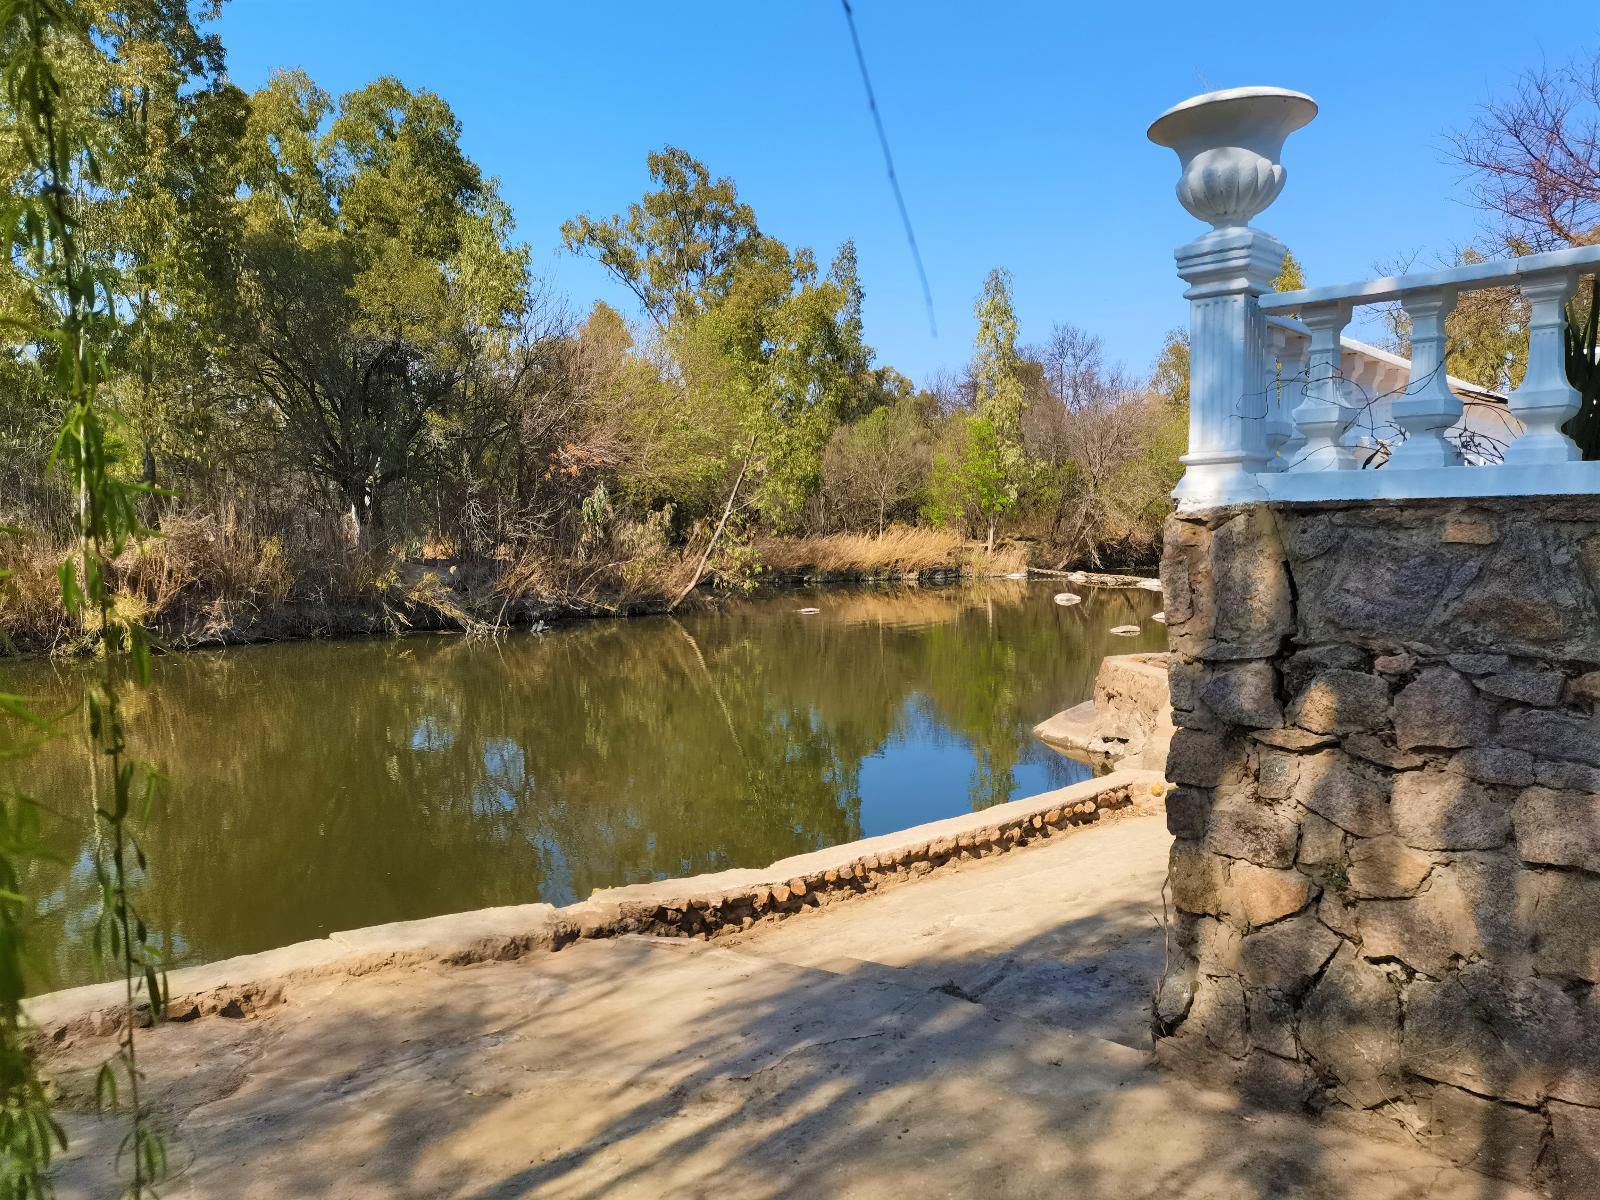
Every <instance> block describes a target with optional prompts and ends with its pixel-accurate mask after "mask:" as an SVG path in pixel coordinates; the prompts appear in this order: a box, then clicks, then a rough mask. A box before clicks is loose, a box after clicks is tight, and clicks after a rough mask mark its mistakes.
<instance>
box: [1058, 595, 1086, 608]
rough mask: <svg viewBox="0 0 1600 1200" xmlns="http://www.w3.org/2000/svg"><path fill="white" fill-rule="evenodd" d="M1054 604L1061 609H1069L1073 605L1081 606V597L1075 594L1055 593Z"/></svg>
mask: <svg viewBox="0 0 1600 1200" xmlns="http://www.w3.org/2000/svg"><path fill="white" fill-rule="evenodd" d="M1056 603H1057V604H1059V605H1061V607H1062V608H1070V607H1072V606H1073V605H1074V604H1082V603H1083V597H1082V596H1080V595H1078V594H1077V593H1076V592H1057V593H1056Z"/></svg>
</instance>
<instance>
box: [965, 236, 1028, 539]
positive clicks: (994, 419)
mask: <svg viewBox="0 0 1600 1200" xmlns="http://www.w3.org/2000/svg"><path fill="white" fill-rule="evenodd" d="M1011 286H1012V285H1011V272H1010V271H1008V270H1006V269H1005V268H1004V267H996V268H995V269H994V270H992V271H990V272H989V275H988V277H987V278H986V279H985V280H984V281H983V292H982V294H981V295H979V297H978V303H977V305H976V307H975V308H974V310H973V312H974V315H976V317H977V318H978V334H977V338H976V340H975V343H974V345H975V353H974V354H973V358H972V379H973V383H974V385H975V404H974V411H975V412H976V413H977V415H978V417H979V418H980V419H981V420H982V421H983V422H984V427H983V428H982V429H980V430H978V431H977V436H976V439H969V440H971V444H972V445H974V446H982V447H984V448H985V453H987V446H988V443H989V440H990V438H991V437H992V439H993V443H994V453H995V455H996V456H997V461H998V462H999V466H1000V471H1001V473H1002V475H1003V476H1004V479H1005V491H1006V494H1007V498H1008V503H1007V504H1006V505H1005V506H1003V507H1002V508H1001V509H999V510H994V509H993V508H992V506H991V508H990V509H989V510H987V511H989V514H990V515H989V518H988V520H987V524H988V540H989V543H990V545H991V546H992V545H993V543H994V532H995V521H996V520H998V518H999V515H1000V512H1003V511H1004V509H1005V508H1009V507H1010V506H1011V505H1013V504H1015V503H1016V501H1017V498H1018V496H1019V495H1020V494H1021V492H1022V488H1023V486H1024V484H1025V482H1026V476H1027V456H1026V454H1025V453H1024V452H1023V448H1022V410H1023V407H1024V396H1025V388H1024V382H1023V370H1022V356H1021V354H1019V353H1018V351H1017V314H1016V309H1015V307H1014V305H1013V304H1012V299H1011ZM974 470H977V468H976V467H974Z"/></svg>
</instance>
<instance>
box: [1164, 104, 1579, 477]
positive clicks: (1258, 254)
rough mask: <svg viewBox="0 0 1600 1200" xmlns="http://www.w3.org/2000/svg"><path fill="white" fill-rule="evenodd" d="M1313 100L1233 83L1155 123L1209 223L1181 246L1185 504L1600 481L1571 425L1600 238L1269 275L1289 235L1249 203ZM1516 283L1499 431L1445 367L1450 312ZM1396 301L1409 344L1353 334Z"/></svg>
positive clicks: (1181, 191)
mask: <svg viewBox="0 0 1600 1200" xmlns="http://www.w3.org/2000/svg"><path fill="white" fill-rule="evenodd" d="M1315 115H1316V105H1315V104H1314V103H1313V102H1312V100H1311V99H1310V97H1308V96H1304V95H1301V94H1300V93H1298V92H1289V91H1284V90H1282V89H1279V88H1236V89H1233V90H1231V91H1225V92H1213V93H1210V94H1208V95H1205V96H1197V97H1195V98H1194V99H1193V100H1188V101H1185V102H1184V103H1183V104H1180V105H1178V106H1176V107H1175V108H1172V109H1169V110H1168V111H1167V112H1166V113H1164V114H1163V115H1162V116H1161V117H1160V118H1158V119H1157V120H1156V122H1155V123H1154V124H1153V125H1151V127H1150V138H1151V140H1152V141H1154V142H1156V143H1157V144H1159V145H1164V146H1170V147H1171V148H1173V149H1174V150H1176V151H1177V153H1178V157H1179V160H1180V162H1181V163H1182V166H1183V174H1182V177H1181V178H1180V181H1179V184H1178V198H1179V200H1180V201H1181V202H1182V203H1183V205H1184V207H1185V208H1187V209H1188V210H1189V211H1190V212H1191V213H1193V214H1194V215H1195V216H1197V217H1199V218H1201V219H1202V220H1205V221H1208V222H1210V223H1211V225H1212V229H1211V230H1210V231H1209V232H1207V233H1205V234H1203V235H1202V236H1200V237H1199V238H1197V239H1196V240H1194V241H1193V242H1190V243H1188V244H1186V245H1184V246H1180V247H1179V248H1178V251H1177V261H1178V274H1179V275H1180V276H1181V277H1182V278H1183V279H1184V280H1185V281H1186V282H1187V283H1188V284H1189V289H1188V291H1187V292H1186V293H1185V295H1186V296H1187V298H1188V299H1189V300H1190V302H1191V310H1190V369H1191V380H1190V424H1189V452H1188V453H1187V454H1185V455H1184V456H1183V460H1182V461H1183V463H1184V465H1185V468H1186V469H1185V473H1184V477H1183V480H1182V481H1181V482H1180V483H1179V485H1178V489H1177V492H1176V495H1177V497H1178V499H1179V502H1180V504H1181V505H1183V506H1186V507H1196V506H1204V505H1212V504H1228V503H1239V502H1244V501H1249V500H1259V499H1265V498H1281V499H1293V500H1339V499H1363V498H1372V499H1377V498H1405V497H1429V496H1478V495H1559V494H1571V493H1600V462H1583V461H1582V456H1581V453H1580V451H1579V449H1578V447H1577V445H1576V444H1575V443H1574V442H1573V441H1572V440H1571V439H1570V438H1569V437H1567V436H1566V435H1565V434H1564V433H1563V432H1562V431H1561V427H1562V425H1563V424H1565V423H1566V422H1567V421H1568V420H1569V419H1570V418H1571V417H1572V416H1573V415H1575V414H1576V413H1577V411H1578V406H1579V395H1578V393H1577V391H1576V390H1575V389H1574V388H1573V387H1572V386H1571V385H1570V384H1569V383H1568V381H1567V376H1566V360H1565V353H1566V351H1565V341H1564V329H1565V322H1566V305H1567V303H1568V302H1569V301H1570V300H1571V298H1572V296H1573V294H1574V292H1575V290H1576V287H1577V284H1578V280H1579V278H1580V277H1581V276H1583V275H1586V274H1592V273H1595V272H1597V271H1600V246H1590V247H1584V248H1580V249H1573V250H1558V251H1554V252H1552V253H1548V254H1535V255H1528V256H1526V257H1523V258H1517V259H1509V260H1505V261H1500V262H1487V263H1478V264H1474V265H1471V266H1465V267H1458V268H1455V269H1452V270H1446V271H1436V272H1431V273H1425V274H1415V275H1402V276H1395V277H1389V278H1383V279H1373V280H1368V281H1365V282H1360V283H1351V284H1341V285H1338V286H1335V287H1319V288H1306V289H1303V290H1301V291H1296V292H1286V293H1281V294H1279V293H1272V292H1271V282H1270V281H1271V279H1272V278H1273V277H1274V276H1275V275H1276V274H1277V272H1278V270H1279V268H1280V267H1281V265H1282V263H1283V258H1284V253H1285V248H1284V246H1283V244H1282V243H1281V242H1279V241H1278V240H1277V239H1276V238H1274V237H1273V236H1272V235H1271V234H1268V233H1265V232H1263V231H1262V230H1259V229H1254V228H1252V227H1250V225H1249V221H1250V219H1251V218H1252V217H1254V216H1256V215H1257V214H1259V213H1260V212H1262V211H1264V210H1265V209H1266V208H1267V207H1268V206H1269V205H1270V204H1271V203H1272V202H1273V200H1275V199H1276V198H1277V196H1278V194H1279V192H1281V191H1282V189H1283V184H1284V180H1285V172H1284V169H1283V166H1282V164H1281V163H1280V162H1279V161H1278V157H1279V155H1280V154H1281V152H1282V148H1283V143H1284V140H1285V139H1286V138H1287V136H1288V135H1289V134H1290V133H1291V132H1293V131H1294V130H1296V129H1298V128H1300V127H1301V126H1303V125H1305V124H1306V123H1307V122H1308V121H1310V120H1311V119H1312V117H1314V116H1315ZM1504 287H1514V288H1517V289H1519V290H1520V291H1521V293H1522V296H1523V297H1524V299H1525V300H1526V301H1527V303H1528V308H1529V312H1530V319H1529V345H1528V362H1527V370H1526V372H1525V374H1524V377H1523V380H1522V383H1521V385H1520V386H1518V387H1517V388H1516V390H1515V391H1513V392H1512V393H1511V395H1510V396H1509V397H1508V398H1506V404H1505V413H1504V414H1503V415H1502V417H1501V423H1500V426H1499V436H1498V437H1497V436H1495V435H1493V434H1488V435H1484V434H1482V432H1481V431H1478V432H1477V433H1474V431H1473V429H1472V422H1470V421H1467V420H1466V419H1465V417H1466V412H1465V406H1464V404H1463V401H1462V399H1461V393H1463V392H1474V391H1475V392H1476V393H1477V394H1478V395H1480V396H1483V397H1485V398H1488V399H1492V398H1493V396H1492V393H1488V392H1486V391H1485V390H1484V389H1474V388H1473V386H1472V385H1470V384H1466V383H1464V382H1463V381H1461V380H1456V379H1452V378H1451V377H1450V376H1448V374H1447V373H1446V370H1445V361H1446V352H1447V350H1448V344H1447V336H1446V321H1447V320H1448V319H1449V316H1450V314H1451V312H1452V311H1453V310H1454V308H1455V306H1456V304H1457V301H1458V300H1459V298H1460V297H1461V296H1462V295H1464V294H1466V293H1469V292H1472V291H1477V290H1480V289H1484V288H1504ZM1394 303H1398V304H1399V305H1400V307H1401V308H1402V309H1403V310H1404V312H1405V314H1406V316H1407V318H1408V319H1409V321H1410V326H1411V358H1410V360H1409V361H1407V360H1406V359H1403V358H1400V357H1398V356H1396V355H1393V354H1388V353H1387V352H1384V351H1381V350H1378V349H1376V348H1375V347H1367V346H1362V345H1361V344H1360V343H1356V342H1353V341H1352V340H1351V339H1348V338H1345V337H1344V336H1343V334H1344V330H1345V328H1346V327H1347V326H1348V325H1349V324H1350V322H1351V320H1352V318H1353V316H1354V314H1355V311H1356V310H1357V309H1358V308H1360V307H1362V306H1365V305H1374V304H1394ZM1475 439H1476V440H1475ZM1475 446H1476V447H1477V448H1476V449H1474V447H1475Z"/></svg>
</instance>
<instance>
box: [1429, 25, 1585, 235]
mask: <svg viewBox="0 0 1600 1200" xmlns="http://www.w3.org/2000/svg"><path fill="white" fill-rule="evenodd" d="M1451 153H1452V155H1453V157H1454V158H1455V160H1456V162H1458V163H1459V164H1460V165H1461V166H1462V167H1464V168H1465V169H1466V171H1467V173H1468V179H1469V180H1470V181H1471V187H1472V196H1473V199H1474V200H1476V201H1477V203H1478V204H1479V205H1480V206H1481V207H1482V208H1484V209H1485V210H1486V211H1488V212H1491V213H1494V214H1495V215H1496V216H1498V217H1499V218H1500V220H1501V222H1502V230H1501V232H1502V235H1503V236H1504V238H1505V239H1506V241H1507V242H1508V244H1510V245H1511V247H1512V249H1513V251H1514V252H1516V253H1527V252H1528V251H1531V250H1551V249H1556V248H1559V247H1561V246H1586V245H1594V244H1597V243H1600V48H1597V49H1594V50H1591V51H1589V52H1588V54H1587V55H1586V56H1579V57H1575V58H1573V59H1572V60H1571V61H1569V62H1567V63H1566V64H1564V65H1561V66H1556V67H1550V66H1540V67H1537V68H1535V69H1532V70H1529V71H1525V72H1523V73H1522V75H1521V76H1519V77H1518V79H1517V81H1516V85H1515V87H1514V89H1513V91H1512V93H1511V95H1510V96H1509V97H1506V98H1502V99H1495V100H1491V101H1489V102H1488V103H1487V104H1485V105H1483V107H1482V108H1481V109H1480V110H1479V113H1478V116H1477V118H1476V119H1475V120H1474V121H1473V122H1472V123H1471V124H1470V125H1468V126H1467V127H1466V128H1465V129H1463V130H1458V131H1457V132H1456V133H1455V134H1454V135H1453V136H1452V138H1451Z"/></svg>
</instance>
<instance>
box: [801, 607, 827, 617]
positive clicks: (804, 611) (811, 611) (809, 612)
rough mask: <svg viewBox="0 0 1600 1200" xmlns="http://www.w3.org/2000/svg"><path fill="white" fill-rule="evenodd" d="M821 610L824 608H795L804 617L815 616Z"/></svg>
mask: <svg viewBox="0 0 1600 1200" xmlns="http://www.w3.org/2000/svg"><path fill="white" fill-rule="evenodd" d="M821 611H822V610H821V609H820V608H797V609H795V612H797V613H799V614H800V615H801V616H802V617H814V616H816V615H817V614H818V613H819V612H821Z"/></svg>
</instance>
